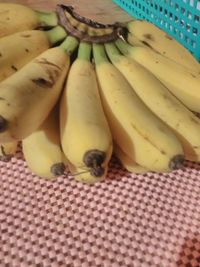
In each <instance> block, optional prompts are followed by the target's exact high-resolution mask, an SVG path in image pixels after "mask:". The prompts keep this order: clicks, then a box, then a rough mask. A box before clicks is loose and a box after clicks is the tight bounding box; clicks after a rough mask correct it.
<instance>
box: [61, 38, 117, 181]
mask: <svg viewBox="0 0 200 267" xmlns="http://www.w3.org/2000/svg"><path fill="white" fill-rule="evenodd" d="M90 55H91V45H90V44H87V43H84V42H81V44H80V46H79V51H78V58H77V59H76V60H75V61H74V63H73V64H72V66H71V68H70V71H69V74H68V78H67V83H66V87H65V89H64V92H63V94H62V97H61V103H60V127H61V144H62V149H63V151H64V154H65V156H66V158H67V160H68V161H69V162H70V163H71V165H73V166H74V168H75V169H77V171H78V172H79V171H80V170H82V171H85V170H87V171H88V172H89V173H90V174H88V176H87V175H86V176H84V177H86V178H85V182H87V181H88V180H89V181H90V180H91V178H90V177H91V176H92V177H93V180H95V181H99V180H100V179H101V177H102V176H105V174H106V171H107V165H108V162H109V160H110V158H111V155H112V136H111V133H110V130H109V126H108V123H107V121H106V118H105V115H104V111H103V108H102V105H101V100H100V96H99V92H98V85H97V80H96V75H95V70H94V67H93V65H92V63H91V62H90ZM87 177H88V179H87ZM75 178H77V179H78V175H77V176H76V177H75Z"/></svg>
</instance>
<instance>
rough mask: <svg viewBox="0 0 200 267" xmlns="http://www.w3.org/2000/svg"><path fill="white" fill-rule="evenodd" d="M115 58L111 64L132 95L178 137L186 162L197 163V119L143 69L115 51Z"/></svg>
mask: <svg viewBox="0 0 200 267" xmlns="http://www.w3.org/2000/svg"><path fill="white" fill-rule="evenodd" d="M116 57H117V60H114V61H113V63H114V64H115V66H116V67H117V68H118V69H119V70H120V71H121V73H122V74H123V75H124V77H125V78H126V79H127V81H128V82H129V83H130V85H131V86H132V88H133V90H134V91H135V92H136V94H137V95H138V96H139V97H140V98H141V99H142V101H143V102H144V103H145V104H146V105H147V106H148V108H149V109H150V110H151V111H152V112H154V113H155V114H156V115H157V116H158V117H159V118H160V119H162V120H163V121H164V122H165V123H166V124H167V125H168V126H170V127H171V128H172V129H173V130H174V131H175V133H176V134H177V135H178V137H179V139H180V141H181V142H182V145H183V148H184V153H185V155H186V158H187V159H190V160H195V161H196V160H199V161H200V134H199V133H200V119H199V118H197V117H196V116H195V115H194V114H193V113H192V112H191V111H190V110H189V109H187V108H186V107H185V106H184V105H183V104H182V103H181V102H180V101H179V100H178V99H177V98H176V97H175V96H174V95H173V94H171V92H170V91H169V90H168V89H167V88H166V87H165V86H164V85H163V84H162V83H161V82H160V81H159V80H158V79H157V78H156V77H155V76H154V75H153V74H152V73H151V72H150V71H148V70H147V69H145V67H143V66H142V65H140V64H139V63H137V62H136V61H135V60H133V59H131V58H128V57H125V56H122V55H118V51H117V52H116ZM111 60H112V59H111ZM189 147H190V149H189Z"/></svg>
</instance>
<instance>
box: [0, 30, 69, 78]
mask: <svg viewBox="0 0 200 267" xmlns="http://www.w3.org/2000/svg"><path fill="white" fill-rule="evenodd" d="M65 37H66V32H65V31H64V29H63V28H62V27H60V26H56V27H55V28H53V29H52V30H49V31H39V30H29V31H23V32H18V33H14V34H12V35H9V36H5V37H3V38H1V39H0V81H2V80H4V79H5V78H7V77H9V76H10V75H12V74H13V73H15V72H16V71H18V70H19V69H21V68H22V67H23V66H24V65H26V64H27V63H28V62H29V61H31V60H32V59H34V58H35V57H37V56H38V55H40V54H41V53H42V52H43V51H45V50H47V49H48V48H50V47H51V46H53V45H54V44H56V43H57V42H59V41H61V40H63V39H64V38H65Z"/></svg>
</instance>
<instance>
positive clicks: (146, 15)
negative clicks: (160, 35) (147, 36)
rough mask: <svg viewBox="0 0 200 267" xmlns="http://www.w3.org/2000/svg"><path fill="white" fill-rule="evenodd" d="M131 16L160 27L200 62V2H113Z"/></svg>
mask: <svg viewBox="0 0 200 267" xmlns="http://www.w3.org/2000/svg"><path fill="white" fill-rule="evenodd" d="M113 2H115V3H116V4H118V5H119V6H120V7H122V8H123V9H124V10H126V11H127V12H128V13H129V14H130V15H131V16H133V17H134V18H138V19H145V20H147V21H150V22H152V23H153V24H154V25H156V26H158V27H160V28H161V29H162V30H164V31H165V32H166V33H168V34H169V35H171V36H172V37H174V38H175V39H176V40H177V41H179V42H180V43H181V44H182V45H183V46H184V47H186V48H187V49H188V50H189V51H190V52H191V53H192V54H193V55H194V56H195V58H196V59H197V60H200V0H113Z"/></svg>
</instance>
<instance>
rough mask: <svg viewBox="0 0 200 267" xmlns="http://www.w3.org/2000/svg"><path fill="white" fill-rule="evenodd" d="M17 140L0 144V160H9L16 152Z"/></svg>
mask: <svg viewBox="0 0 200 267" xmlns="http://www.w3.org/2000/svg"><path fill="white" fill-rule="evenodd" d="M17 147H18V142H17V141H13V142H9V143H1V144H0V161H5V162H7V161H9V160H10V159H11V158H12V157H13V156H14V155H15V153H16V151H17Z"/></svg>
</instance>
